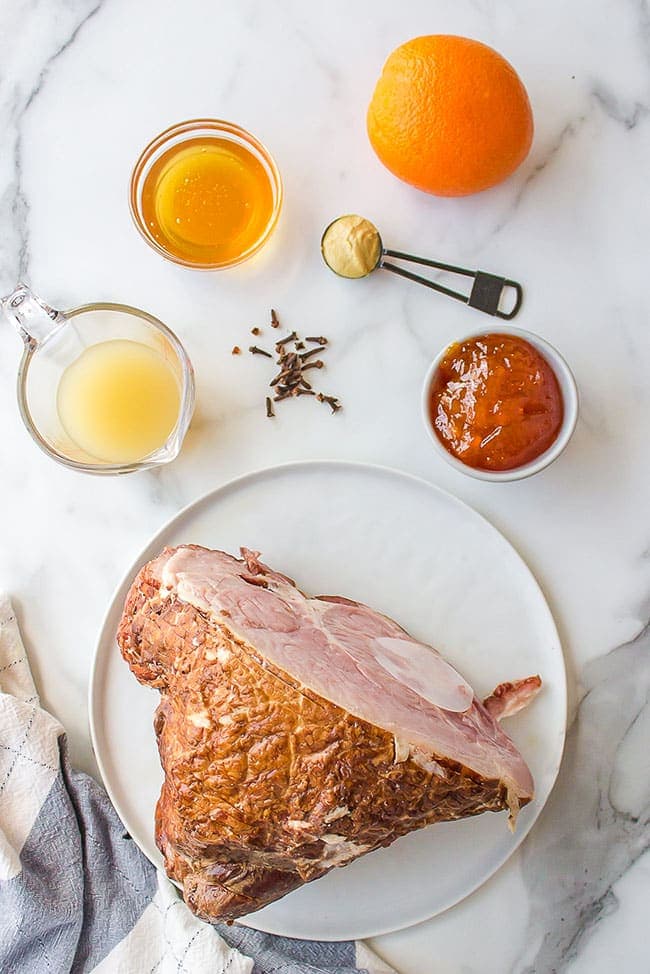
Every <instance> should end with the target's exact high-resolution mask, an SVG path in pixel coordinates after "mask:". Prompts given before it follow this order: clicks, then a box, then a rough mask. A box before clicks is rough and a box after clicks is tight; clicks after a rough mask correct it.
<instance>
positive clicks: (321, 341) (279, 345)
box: [233, 308, 341, 418]
mask: <svg viewBox="0 0 650 974" xmlns="http://www.w3.org/2000/svg"><path fill="white" fill-rule="evenodd" d="M271 327H272V328H279V327H280V319H279V318H278V315H277V312H276V311H275V310H274V309H273V308H272V309H271ZM251 334H253V335H259V334H261V329H259V328H251ZM309 345H311V346H312V347H311V348H308V346H309ZM327 345H328V341H327V338H325V337H324V336H323V335H311V336H308V337H307V338H304V339H301V338H300V336H299V335H298V333H297V332H295V331H292V332H291V334H290V335H287V336H286V337H285V338H281V339H280V340H279V341H277V342H276V343H275V356H276V360H275V361H276V365H277V366H278V368H279V372H278V373H277V375H276V376H274V378H273V379H271V381H270V383H269V385H270V386H271V389H272V391H273V396H267V397H266V415H267V416H268V417H269V418H271V417H272V416H275V410H274V408H273V403H274V402H282V401H283V400H284V399H295V398H296V397H297V396H314V398H315V399H316V400H317V402H324V403H327V405H328V406H329V407H330V409H331V410H332V412H333V413H336V412H338V411H339V409H341V403H340V402H339V400H338V399H337V398H336V396H327V395H325V393H323V392H316V391H315V390H314V388H313V386H312V383H311V382H309V381H308V379H307V377H306V376H305V373H306V372H309V371H311V370H312V369H318V370H320V369H322V368H323V367H324V365H325V362H324V361H323V359H322V358H321V357H320V356H321V355H322V354H323V353H324V351H325V349H326V347H327ZM248 351H249V352H250V353H251V355H264V356H265V357H266V358H270V359H272V358H273V355H272V354H271V352H267V351H266V349H264V348H260V347H259V345H250V346H249V349H248ZM238 352H239V349H238V348H237V351H235V349H234V348H233V354H238ZM314 356H319V357H318V358H314Z"/></svg>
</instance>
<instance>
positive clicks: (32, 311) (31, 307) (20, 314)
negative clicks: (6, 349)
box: [0, 284, 68, 349]
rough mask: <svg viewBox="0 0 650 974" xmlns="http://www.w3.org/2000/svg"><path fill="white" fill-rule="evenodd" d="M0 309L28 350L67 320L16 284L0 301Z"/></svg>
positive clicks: (25, 287)
mask: <svg viewBox="0 0 650 974" xmlns="http://www.w3.org/2000/svg"><path fill="white" fill-rule="evenodd" d="M0 307H1V308H2V310H3V311H4V313H5V314H6V316H7V318H9V320H10V321H11V323H12V325H13V326H14V327H15V328H16V329H17V331H18V333H19V335H20V337H21V338H22V340H23V341H24V342H25V345H27V347H28V348H30V349H35V348H37V347H38V346H39V345H42V344H43V342H44V341H45V340H46V339H47V338H49V337H50V336H51V335H53V334H54V332H55V331H58V330H59V328H60V327H61V326H62V325H64V324H65V323H66V321H67V320H68V319H67V318H66V317H65V315H64V314H62V313H61V312H60V311H57V310H56V308H52V307H50V305H49V304H46V303H45V301H43V300H41V298H39V297H38V296H37V295H36V294H34V292H33V291H32V290H31V289H30V288H28V287H27V285H26V284H17V285H16V287H15V288H14V289H13V291H12V292H11V294H8V295H7V296H6V297H4V298H2V300H0Z"/></svg>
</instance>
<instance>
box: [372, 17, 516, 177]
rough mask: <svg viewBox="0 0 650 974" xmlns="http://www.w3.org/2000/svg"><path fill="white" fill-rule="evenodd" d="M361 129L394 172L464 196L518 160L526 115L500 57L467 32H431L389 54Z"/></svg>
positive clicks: (508, 66) (502, 174) (511, 72)
mask: <svg viewBox="0 0 650 974" xmlns="http://www.w3.org/2000/svg"><path fill="white" fill-rule="evenodd" d="M368 136H369V138H370V142H371V143H372V147H373V149H374V150H375V152H376V153H377V155H378V156H379V158H380V159H381V161H382V162H383V164H384V165H385V166H386V167H387V168H388V169H390V171H391V172H392V173H394V174H395V175H396V176H398V177H399V178H400V179H403V180H405V182H407V183H410V184H411V185H412V186H417V188H418V189H422V190H424V191H425V192H427V193H435V194H436V195H438V196H466V195H467V194H469V193H479V192H480V191H481V190H483V189H487V188H488V187H489V186H494V185H496V183H500V182H501V181H502V180H503V179H506V177H507V176H509V175H510V174H511V173H513V172H514V171H515V169H516V168H517V166H519V165H520V164H521V163H522V162H523V161H524V159H525V158H526V156H527V155H528V150H529V149H530V145H531V142H532V139H533V115H532V111H531V108H530V102H529V101H528V95H527V94H526V89H525V88H524V86H523V84H522V82H521V80H520V78H519V76H518V74H517V72H516V71H515V69H514V68H513V67H512V65H511V64H509V63H508V61H506V60H505V58H503V57H501V55H500V54H498V53H497V52H496V51H494V50H493V49H492V48H491V47H488V46H487V45H486V44H481V43H480V42H479V41H473V40H470V39H469V38H467V37H456V36H453V35H446V34H432V35H429V36H426V37H415V38H414V39H413V40H411V41H407V43H406V44H402V46H401V47H398V48H396V49H395V50H394V51H393V53H392V54H391V55H390V56H389V58H388V60H387V61H386V64H385V65H384V70H383V72H382V75H381V77H380V79H379V81H378V82H377V86H376V87H375V91H374V94H373V96H372V100H371V102H370V106H369V108H368Z"/></svg>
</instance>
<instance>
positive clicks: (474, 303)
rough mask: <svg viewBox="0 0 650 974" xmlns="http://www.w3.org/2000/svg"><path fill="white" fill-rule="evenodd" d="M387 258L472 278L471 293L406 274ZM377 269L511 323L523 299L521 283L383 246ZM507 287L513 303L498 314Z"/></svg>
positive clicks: (407, 272)
mask: <svg viewBox="0 0 650 974" xmlns="http://www.w3.org/2000/svg"><path fill="white" fill-rule="evenodd" d="M386 257H393V258H394V259H395V260H403V261H407V262H409V263H411V264H423V265H424V266H426V267H435V268H436V269H437V270H441V271H446V272H447V273H449V274H461V275H462V276H463V277H471V278H473V280H474V283H473V285H472V290H471V291H470V293H469V294H462V293H461V292H460V291H454V290H452V289H451V288H448V287H445V286H444V285H443V284H438V283H437V282H436V281H430V280H428V279H427V278H426V277H420V275H419V274H413V273H412V272H411V271H407V270H405V269H404V268H403V267H398V266H397V265H396V264H389V263H387V262H386V260H385V259H384V258H386ZM377 267H378V268H382V269H383V270H386V271H391V272H392V273H393V274H398V275H399V276H400V277H405V278H407V279H408V280H409V281H415V282H416V283H417V284H424V286H425V287H430V288H431V289H432V290H433V291H439V292H440V293H441V294H446V295H447V296H448V297H450V298H455V299H456V300H457V301H462V302H463V303H464V304H468V305H469V306H470V308H476V310H477V311H483V312H484V313H485V314H488V315H493V316H496V317H497V318H503V319H505V320H506V321H510V320H511V319H512V318H514V317H515V315H516V314H517V312H518V311H519V309H520V308H521V304H522V301H523V298H524V291H523V288H522V286H521V284H519V283H518V282H517V281H511V280H510V279H509V278H506V277H498V276H497V275H496V274H488V273H487V272H486V271H470V270H468V269H467V268H466V267H456V266H455V265H453V264H443V263H442V262H441V261H438V260H427V259H426V258H425V257H415V256H413V254H403V253H401V252H400V251H398V250H388V249H387V248H385V247H382V252H381V257H380V259H379V262H378V264H377ZM508 288H512V289H513V290H514V292H515V302H514V304H513V306H512V308H511V309H510V311H501V310H500V309H499V304H500V302H501V298H502V297H503V295H504V291H506V290H507V289H508Z"/></svg>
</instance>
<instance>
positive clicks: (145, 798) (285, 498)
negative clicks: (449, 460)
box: [90, 461, 566, 940]
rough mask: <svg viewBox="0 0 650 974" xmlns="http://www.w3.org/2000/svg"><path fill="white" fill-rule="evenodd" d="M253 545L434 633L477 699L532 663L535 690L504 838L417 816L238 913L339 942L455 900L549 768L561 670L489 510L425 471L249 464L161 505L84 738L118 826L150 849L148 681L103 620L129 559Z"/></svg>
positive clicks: (522, 823) (489, 870)
mask: <svg viewBox="0 0 650 974" xmlns="http://www.w3.org/2000/svg"><path fill="white" fill-rule="evenodd" d="M184 542H194V543H197V544H202V545H206V546H208V547H214V548H223V549H225V550H226V551H231V552H237V551H238V549H239V546H240V545H246V546H247V547H249V548H255V549H259V550H260V551H261V552H262V557H263V558H264V559H265V560H266V561H267V562H268V563H269V564H270V565H272V566H273V567H274V568H276V569H278V570H279V571H282V572H285V573H286V574H287V575H289V576H290V577H291V578H295V579H297V581H298V583H299V585H300V586H301V587H302V588H304V589H305V591H307V592H311V593H314V594H317V593H326V594H333V593H334V594H342V595H346V596H348V597H350V598H353V599H358V600H359V601H362V602H367V603H368V604H369V605H371V606H375V607H376V608H378V609H380V610H381V611H383V612H385V613H387V614H388V615H389V616H392V617H393V618H395V619H396V620H397V621H398V622H400V623H401V624H402V625H404V626H405V627H406V628H407V629H408V630H409V632H411V633H412V634H413V636H415V637H416V638H417V639H421V640H423V641H424V642H428V643H431V644H433V645H434V646H436V647H437V649H439V650H440V652H442V653H443V654H444V655H445V656H447V657H448V658H449V660H450V661H451V662H453V663H454V664H455V665H456V666H457V667H458V669H459V670H460V671H461V672H462V673H463V674H464V675H465V676H466V677H467V678H468V679H469V681H470V682H471V683H472V685H473V686H474V689H475V690H476V692H477V693H478V694H479V695H480V696H483V695H485V694H487V693H489V692H490V691H491V690H492V689H493V687H494V686H495V685H496V684H497V683H500V682H501V681H503V680H507V679H515V678H518V677H524V676H528V675H529V674H532V673H540V674H541V676H542V679H543V681H544V689H543V692H542V693H541V694H540V695H539V697H538V698H537V700H536V701H535V702H534V703H533V704H532V705H531V706H530V707H529V708H528V709H527V710H525V711H523V712H522V713H520V714H518V715H517V716H516V717H514V718H512V719H510V720H509V721H508V722H507V726H506V730H507V732H508V733H509V734H510V735H511V737H512V738H513V739H514V741H515V742H516V744H517V745H518V747H519V748H520V750H521V752H522V754H523V755H524V757H525V759H526V760H527V762H528V764H529V765H530V768H531V770H532V773H533V776H534V778H535V783H536V789H537V797H536V799H535V801H534V802H533V803H531V804H530V805H529V806H528V807H527V808H525V809H524V810H523V811H522V813H521V815H520V817H519V822H518V825H517V831H516V834H515V835H514V836H513V835H511V833H510V831H509V830H508V827H507V823H506V815H505V814H503V813H502V814H498V815H495V814H491V813H487V814H484V815H481V816H479V817H478V818H473V819H466V820H465V821H462V822H454V823H443V824H439V825H433V826H430V827H429V828H427V829H423V830H421V831H419V832H414V833H411V834H410V835H408V836H405V837H404V838H402V839H400V840H399V841H397V842H395V843H394V844H393V845H392V846H391V847H390V848H389V849H382V850H379V851H377V852H374V853H372V854H370V855H368V856H366V857H365V858H362V859H359V860H357V861H356V862H354V863H352V864H351V865H350V866H346V867H345V868H343V869H335V870H333V872H331V873H329V874H328V875H327V876H325V877H324V878H323V879H320V880H318V881H316V882H314V883H311V884H310V885H308V886H304V887H303V888H302V889H299V890H296V891H295V892H294V893H291V894H290V895H288V896H286V897H284V899H281V900H279V901H278V902H277V903H272V904H271V905H270V906H267V907H265V909H263V910H260V911H259V912H257V913H255V914H251V916H250V918H249V919H248V920H247V921H246V923H247V925H249V926H252V927H256V928H257V929H260V930H265V931H268V932H270V933H277V934H284V935H286V936H290V937H302V938H307V939H312V940H316V939H320V940H346V939H353V938H363V937H370V936H376V935H379V934H382V933H388V932H389V931H392V930H398V929H400V928H402V927H406V926H409V925H410V924H413V923H417V922H419V921H421V920H424V919H426V918H428V917H431V916H433V915H435V914H436V913H440V912H441V911H442V910H445V909H447V908H448V907H450V906H453V905H454V904H455V903H457V902H458V901H459V900H460V899H462V898H463V897H464V896H467V894H468V893H471V892H472V891H473V890H475V889H476V888H477V887H478V886H480V885H481V883H483V882H485V880H486V879H488V878H489V877H490V876H491V875H492V874H493V873H494V872H495V871H496V870H497V869H498V868H499V866H500V865H501V864H502V863H503V862H505V860H506V859H507V858H508V856H510V855H511V854H512V852H513V851H514V850H515V849H516V848H517V846H518V845H519V843H520V842H521V841H522V839H523V838H524V836H525V835H526V833H527V832H528V831H529V829H530V828H531V826H532V824H533V822H534V821H535V819H536V818H537V816H538V815H539V813H540V811H541V809H542V807H543V805H544V802H545V801H546V799H547V797H548V794H549V791H550V789H551V787H552V785H553V782H554V781H555V777H556V774H557V770H558V766H559V763H560V758H561V755H562V748H563V744H564V730H565V720H566V680H565V671H564V661H563V658H562V650H561V647H560V642H559V638H558V634H557V630H556V628H555V625H554V622H553V618H552V616H551V613H550V611H549V608H548V606H547V604H546V601H545V599H544V596H543V595H542V592H541V591H540V589H539V587H538V585H537V583H536V582H535V579H534V578H533V576H532V575H531V573H530V571H529V570H528V568H527V567H526V565H525V564H524V562H523V561H522V560H521V558H520V557H519V555H518V554H517V553H516V552H515V551H514V549H513V548H512V547H511V546H510V545H509V544H508V542H507V541H506V540H505V539H504V538H503V537H502V535H500V534H499V532H498V531H496V530H495V528H493V527H492V526H491V525H490V524H488V522H487V521H485V520H484V519H483V518H482V517H481V516H480V515H478V514H477V513H476V512H475V511H473V510H472V509H471V508H469V507H467V506H465V505H464V504H462V503H461V502H460V501H458V500H456V499H455V498H454V497H452V496H450V495H449V494H447V493H445V492H443V491H442V490H440V489H438V488H437V487H434V486H432V485H431V484H429V483H426V482H425V481H422V480H418V479H416V478H414V477H410V476H408V475H406V474H403V473H399V472H397V471H394V470H389V469H385V468H380V467H371V466H364V465H361V464H354V463H346V462H336V461H312V462H306V463H294V464H288V465H285V466H280V467H275V468H271V469H269V470H262V471H260V472H258V473H253V474H250V475H248V476H245V477H241V478H239V479H238V480H234V481H232V482H231V483H228V484H225V485H224V486H223V487H219V488H217V489H216V490H214V491H212V492H211V493H209V494H207V495H206V496H205V497H203V498H201V499H200V500H198V501H196V502H195V503H194V504H191V505H190V506H189V507H187V508H186V509H185V510H184V511H181V512H180V514H178V515H177V516H176V517H174V518H173V519H172V520H171V521H170V522H169V523H168V524H167V525H166V526H165V527H164V528H163V529H162V530H161V531H160V532H159V533H158V534H157V535H156V537H155V538H154V539H153V540H152V541H151V543H150V544H149V545H148V546H147V547H146V548H145V550H144V551H143V552H142V554H141V555H140V557H139V558H138V560H137V562H136V563H135V564H134V565H132V566H131V567H130V568H129V570H128V572H127V574H126V577H125V579H124V582H123V584H122V585H121V586H120V587H119V589H118V590H117V592H116V593H115V596H114V598H113V601H112V603H111V607H110V609H109V611H108V614H107V616H106V620H105V622H104V626H103V629H102V632H101V635H100V638H99V643H98V646H97V650H96V656H95V663H94V668H93V673H92V678H91V687H90V720H91V733H92V739H93V745H94V748H95V754H96V756H97V761H98V764H99V767H100V770H101V773H102V776H103V778H104V782H105V784H106V788H107V790H108V793H109V795H110V797H111V800H112V802H113V804H114V805H115V807H116V809H117V811H118V814H119V815H120V818H121V819H122V821H123V822H124V825H125V826H126V828H127V829H128V831H129V832H130V834H131V835H132V837H133V838H134V839H135V841H136V842H137V844H138V845H139V846H140V848H141V849H142V851H143V852H144V853H145V855H147V856H148V857H149V859H150V860H151V861H152V862H153V863H155V864H156V865H159V864H160V862H161V857H160V855H159V853H158V851H157V849H156V847H155V844H154V839H153V815H154V806H155V803H156V800H157V797H158V792H159V790H160V785H161V782H162V773H161V770H160V765H159V762H158V752H157V749H156V743H155V738H154V733H153V729H152V726H151V722H152V717H153V713H154V710H155V707H156V704H157V702H158V693H157V691H154V690H152V689H149V688H147V687H142V686H140V685H139V684H138V683H137V681H136V680H135V678H134V677H133V676H132V675H131V673H130V671H129V669H128V667H127V665H126V663H124V662H123V660H122V658H121V656H120V654H119V651H118V648H117V644H116V642H115V633H116V629H117V624H118V620H119V618H120V614H121V611H122V605H123V602H124V598H125V595H126V592H127V589H128V586H129V584H130V582H131V580H132V579H133V576H134V575H135V573H136V571H137V570H138V568H139V567H140V566H141V565H142V564H143V563H144V562H145V561H147V560H148V559H149V558H152V557H153V556H154V555H155V554H157V553H158V551H159V550H160V549H161V548H162V547H163V545H176V544H181V543H184Z"/></svg>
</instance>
